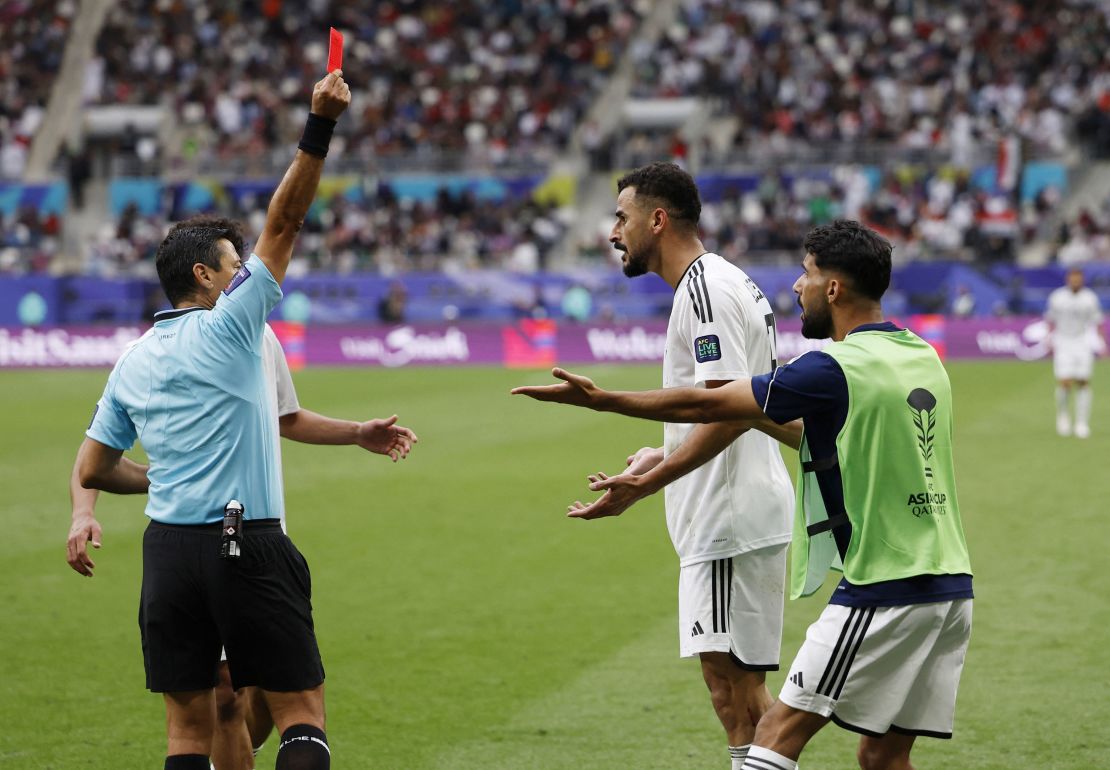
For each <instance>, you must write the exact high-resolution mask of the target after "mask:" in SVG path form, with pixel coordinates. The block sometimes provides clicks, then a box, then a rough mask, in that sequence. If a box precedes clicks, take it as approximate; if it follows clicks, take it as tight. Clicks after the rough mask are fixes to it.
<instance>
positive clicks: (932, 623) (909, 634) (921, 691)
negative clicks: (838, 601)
mask: <svg viewBox="0 0 1110 770" xmlns="http://www.w3.org/2000/svg"><path fill="white" fill-rule="evenodd" d="M970 638H971V599H955V600H953V601H947V602H934V603H931V604H910V605H907V606H904V607H865V608H861V607H842V606H840V605H835V604H830V605H828V606H827V607H825V610H824V611H823V612H822V613H821V617H819V618H818V619H817V621H816V622H815V623H814V624H813V625H811V626H810V627H809V630H808V631H806V640H805V642H803V643H802V648H801V649H800V650H799V651H798V655H797V657H796V658H794V663H793V664H791V666H790V673H789V675H788V676H787V677H786V681H785V682H784V683H783V686H782V692H781V693H780V694H779V699H780V700H781V701H782V702H783V703H785V704H786V705H787V706H792V707H793V708H796V709H800V710H801V711H808V712H810V713H814V714H821V715H822V716H827V717H832V720H833V721H834V722H836V723H837V724H838V725H840V726H841V727H844V728H846V729H848V730H853V731H855V732H857V733H863V734H864V735H872V736H879V735H884V734H886V733H887V732H888V731H891V730H893V731H894V732H898V733H903V734H906V735H925V736H930V737H933V738H951V737H952V723H953V720H954V718H955V713H956V690H957V688H958V686H959V684H960V672H961V671H962V670H963V667H964V655H965V654H966V653H967V643H968V640H969V639H970Z"/></svg>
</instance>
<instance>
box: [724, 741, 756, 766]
mask: <svg viewBox="0 0 1110 770" xmlns="http://www.w3.org/2000/svg"><path fill="white" fill-rule="evenodd" d="M751 747H752V745H751V744H750V743H745V744H744V745H743V746H729V747H728V755H729V756H730V757H732V770H740V768H742V767H743V766H744V760H745V759H747V758H748V749H750V748H751Z"/></svg>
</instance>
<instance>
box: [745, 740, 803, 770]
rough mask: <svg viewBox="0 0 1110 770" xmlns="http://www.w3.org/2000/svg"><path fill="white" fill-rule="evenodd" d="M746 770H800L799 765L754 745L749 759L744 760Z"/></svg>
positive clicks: (749, 751)
mask: <svg viewBox="0 0 1110 770" xmlns="http://www.w3.org/2000/svg"><path fill="white" fill-rule="evenodd" d="M744 770H798V763H797V762H795V761H794V760H793V759H787V758H786V757H784V756H783V755H782V754H776V753H775V752H773V751H771V750H770V749H765V748H763V747H762V746H756V745H754V744H753V745H752V747H751V748H749V749H748V758H747V759H745V760H744Z"/></svg>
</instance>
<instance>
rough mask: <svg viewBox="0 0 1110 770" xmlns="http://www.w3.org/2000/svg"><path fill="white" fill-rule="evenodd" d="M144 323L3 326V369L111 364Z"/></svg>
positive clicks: (0, 334)
mask: <svg viewBox="0 0 1110 770" xmlns="http://www.w3.org/2000/svg"><path fill="white" fill-rule="evenodd" d="M143 331H145V329H144V328H143V327H142V326H88V327H83V328H75V327H18V326H17V327H0V369H29V368H43V367H80V366H111V365H112V364H114V363H115V362H116V359H118V358H119V357H120V354H122V353H123V350H124V348H125V347H127V344H128V343H129V342H131V341H132V340H135V339H138V338H139V336H140V335H141V334H142V333H143Z"/></svg>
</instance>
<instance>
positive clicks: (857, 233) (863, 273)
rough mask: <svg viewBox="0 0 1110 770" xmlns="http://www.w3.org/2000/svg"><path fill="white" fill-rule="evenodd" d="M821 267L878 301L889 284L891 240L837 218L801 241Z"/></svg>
mask: <svg viewBox="0 0 1110 770" xmlns="http://www.w3.org/2000/svg"><path fill="white" fill-rule="evenodd" d="M803 246H804V247H805V251H806V254H812V255H813V261H814V264H816V265H817V267H818V269H820V270H835V271H837V272H838V273H842V274H843V275H845V276H846V277H847V278H848V279H849V280H850V281H851V284H852V288H853V289H855V291H858V292H859V293H860V294H862V295H863V296H865V297H867V298H868V299H873V300H876V301H878V300H879V299H881V298H882V296H883V293H884V292H886V290H887V287H889V286H890V253H891V251H893V249H894V247H893V246H891V245H890V241H888V240H887V239H886V238H884V237H882V236H881V235H879V234H878V233H877V232H875V231H874V230H872V229H871V228H869V227H864V226H863V225H861V224H860V223H859V222H856V221H854V220H851V219H837V220H835V221H833V222H832V223H831V224H827V225H821V226H820V227H815V228H813V229H812V230H810V231H809V234H808V235H806V238H805V241H804V243H803Z"/></svg>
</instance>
